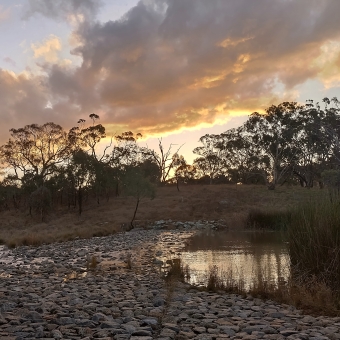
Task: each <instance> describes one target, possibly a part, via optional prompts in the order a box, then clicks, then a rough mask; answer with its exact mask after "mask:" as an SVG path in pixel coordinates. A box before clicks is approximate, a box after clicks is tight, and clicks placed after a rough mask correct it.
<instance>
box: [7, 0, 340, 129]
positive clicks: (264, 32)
mask: <svg viewBox="0 0 340 340" xmlns="http://www.w3.org/2000/svg"><path fill="white" fill-rule="evenodd" d="M76 3H78V4H80V2H77V1H75V0H74V1H61V0H59V1H53V2H52V1H51V2H47V1H38V0H35V1H31V2H30V5H31V9H32V11H33V9H34V11H35V12H39V13H42V14H44V13H47V14H45V15H48V16H51V17H52V16H53V17H55V18H61V17H66V16H65V15H66V14H72V13H73V14H82V13H84V12H86V11H85V10H81V11H80V10H79V9H75V8H76V7H74V6H75V4H76ZM81 3H87V4H88V5H89V7H86V8H92V7H91V6H92V5H94V4H95V3H96V2H94V1H81ZM55 4H58V6H59V7H58V6H57V5H55ZM67 4H68V5H67ZM49 6H51V7H49ZM72 6H73V7H72ZM49 10H50V12H49ZM339 11H340V1H338V0H299V1H290V0H257V1H249V0H238V1H233V0H210V1H209V2H207V1H206V0H145V1H140V2H139V3H138V4H137V6H135V7H133V8H132V9H131V10H130V11H129V12H128V13H126V14H125V15H124V17H122V18H121V19H120V20H117V21H109V22H106V23H99V22H94V21H89V20H87V19H85V20H84V21H83V22H81V23H79V25H78V26H77V28H76V31H75V32H74V35H73V38H74V39H75V42H76V43H77V44H78V47H76V48H75V49H74V50H73V51H72V53H73V54H75V55H77V56H79V57H80V58H81V59H82V64H81V65H80V66H79V67H65V66H64V65H60V64H58V63H55V64H54V65H50V66H49V67H48V68H47V69H46V72H47V73H48V75H47V76H46V77H45V78H43V79H40V82H39V81H38V79H37V78H32V79H29V80H28V79H26V80H25V81H26V82H28V81H30V82H31V83H32V82H33V83H36V82H38V83H39V84H41V83H43V84H44V86H43V87H42V85H40V86H38V87H37V88H36V93H35V96H32V100H33V101H34V100H36V101H37V102H38V103H40V104H39V105H41V107H43V109H42V108H40V111H39V110H37V111H36V112H43V113H41V115H42V117H46V114H45V112H49V114H50V117H51V119H52V118H53V119H58V120H56V122H57V123H59V122H61V121H63V122H66V123H65V126H70V125H71V126H72V124H73V122H76V121H77V119H78V118H80V117H83V118H86V117H87V116H88V115H89V114H90V113H92V112H95V113H97V114H99V115H100V116H101V121H102V122H103V123H105V124H106V125H107V126H109V130H111V131H112V132H116V131H119V130H127V129H129V130H133V131H135V132H142V133H144V134H166V133H169V132H171V131H176V130H180V129H183V128H185V127H195V126H202V125H207V124H214V122H216V121H219V122H221V121H223V119H224V117H225V118H226V117H228V115H229V114H232V113H234V112H252V111H255V110H259V109H261V108H265V107H266V106H268V105H270V104H272V103H279V102H281V101H283V100H295V99H296V98H297V92H296V87H297V85H299V84H302V83H304V82H306V81H307V80H308V79H319V80H321V81H323V82H324V83H325V84H326V82H328V84H334V83H335V82H337V81H338V77H335V76H334V72H335V71H336V72H337V73H339V72H338V69H339V60H340V58H339V52H340V49H339V48H338V45H336V43H335V42H338V41H339V38H340V22H339V21H338V18H337V13H339ZM87 17H88V15H87V16H86V18H87ZM332 42H333V43H332ZM332 44H333V45H332ZM40 47H41V46H40ZM330 50H331V51H332V54H331V55H329V51H330ZM54 51H56V48H55V49H54ZM44 55H45V54H44ZM53 56H54V55H53ZM52 59H53V58H52ZM22 81H23V83H25V82H24V80H22ZM18 86H19V85H18ZM13 91H14V90H13ZM13 93H14V92H13ZM8 95H9V94H8ZM47 102H50V103H51V108H50V109H48V111H46V109H45V107H46V103H47ZM27 105H28V102H27ZM30 105H33V104H30ZM34 105H35V104H34ZM37 105H38V104H37ZM39 105H38V106H39ZM11 112H12V115H15V113H14V111H13V110H12V111H11ZM29 112H32V119H31V122H33V118H36V119H38V117H40V116H38V115H37V114H33V110H29ZM27 115H28V114H27ZM39 119H40V118H39ZM40 120H41V119H40ZM46 120H50V119H45V121H46Z"/></svg>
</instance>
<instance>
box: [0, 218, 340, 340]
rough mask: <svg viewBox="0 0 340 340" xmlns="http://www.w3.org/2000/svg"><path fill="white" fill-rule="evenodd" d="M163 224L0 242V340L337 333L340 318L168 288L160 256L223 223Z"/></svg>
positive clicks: (297, 336)
mask: <svg viewBox="0 0 340 340" xmlns="http://www.w3.org/2000/svg"><path fill="white" fill-rule="evenodd" d="M169 223H170V222H169V221H158V222H157V223H155V228H151V229H149V230H143V229H133V230H132V231H130V232H122V233H118V234H115V235H111V236H107V237H95V238H92V239H87V240H80V239H78V240H74V241H71V242H64V243H56V244H49V245H42V246H40V247H27V246H23V247H18V248H16V249H13V250H9V249H6V248H4V247H3V248H2V249H0V265H1V269H0V339H5V340H21V339H22V340H24V339H45V340H47V339H50V340H52V339H82V340H92V339H102V340H104V339H105V340H109V339H110V340H112V339H117V340H123V339H124V340H125V339H130V340H151V339H159V340H161V339H163V340H166V339H167V340H171V339H180V340H184V339H201V340H203V339H209V340H210V339H211V340H215V339H216V340H217V339H315V340H316V339H320V340H322V339H331V340H334V339H340V318H330V317H313V316H308V315H303V314H302V313H301V311H299V310H297V309H295V308H294V307H292V306H288V305H280V304H277V303H275V302H273V301H266V302H265V301H262V300H259V299H252V298H246V299H245V298H242V297H241V296H238V295H234V294H217V293H211V292H205V291H199V290H196V289H194V288H191V287H190V286H189V285H188V284H185V283H178V284H176V286H175V287H174V289H173V290H172V291H171V292H170V290H169V288H167V286H166V283H165V281H164V280H163V278H162V266H163V265H164V262H165V259H167V258H171V252H173V251H174V250H175V251H176V253H177V252H180V250H181V249H183V247H184V245H185V241H186V239H187V238H189V237H190V236H191V235H192V234H193V233H194V232H196V230H200V229H202V228H218V226H219V224H220V223H221V222H220V221H210V222H206V221H198V222H197V223H194V222H173V224H175V226H176V229H173V230H164V226H167V225H168V224H169ZM160 256H161V258H159V257H160ZM94 259H95V260H94ZM128 263H130V264H131V267H132V268H131V269H130V268H129V266H128V265H127V264H128ZM91 266H92V267H91Z"/></svg>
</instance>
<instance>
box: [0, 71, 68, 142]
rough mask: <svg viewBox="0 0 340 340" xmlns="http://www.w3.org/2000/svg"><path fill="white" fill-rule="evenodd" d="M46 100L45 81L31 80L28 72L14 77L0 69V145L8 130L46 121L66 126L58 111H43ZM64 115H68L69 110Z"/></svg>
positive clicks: (39, 79) (33, 77)
mask: <svg viewBox="0 0 340 340" xmlns="http://www.w3.org/2000/svg"><path fill="white" fill-rule="evenodd" d="M49 98H50V93H49V89H48V87H47V84H46V78H45V77H41V76H34V75H32V74H30V73H28V72H23V73H20V74H15V73H14V72H11V71H7V70H3V69H1V68H0V102H1V130H0V131H1V140H0V142H1V143H3V142H5V140H6V139H7V138H6V135H7V136H8V135H9V134H8V131H9V129H11V128H19V127H22V126H24V125H26V124H32V123H38V124H43V123H46V122H49V121H54V122H57V123H59V124H66V125H67V124H69V123H68V117H66V116H64V115H63V113H62V112H60V111H59V110H58V109H54V110H51V109H48V108H46V105H47V103H48V100H49ZM68 112H69V113H71V112H72V110H70V106H68Z"/></svg>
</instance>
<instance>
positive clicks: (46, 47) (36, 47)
mask: <svg viewBox="0 0 340 340" xmlns="http://www.w3.org/2000/svg"><path fill="white" fill-rule="evenodd" d="M31 48H32V50H33V53H34V58H42V59H43V60H44V61H46V62H49V63H57V62H58V60H59V56H58V53H59V52H60V51H61V49H62V44H61V40H60V39H59V38H58V37H57V36H55V35H53V34H51V35H50V36H49V37H48V38H47V39H46V40H45V41H44V42H43V43H40V44H39V43H37V44H31Z"/></svg>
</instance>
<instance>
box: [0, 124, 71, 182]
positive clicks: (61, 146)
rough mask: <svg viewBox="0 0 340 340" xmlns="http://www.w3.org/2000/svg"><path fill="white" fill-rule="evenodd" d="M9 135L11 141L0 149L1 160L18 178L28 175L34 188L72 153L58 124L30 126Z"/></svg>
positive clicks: (13, 131)
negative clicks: (33, 183)
mask: <svg viewBox="0 0 340 340" xmlns="http://www.w3.org/2000/svg"><path fill="white" fill-rule="evenodd" d="M10 132H11V138H10V139H9V141H8V142H7V143H6V144H4V145H2V146H1V147H0V157H1V159H2V160H3V162H4V163H5V164H6V165H7V166H8V167H10V168H12V169H13V171H14V173H15V175H16V177H17V178H18V179H22V178H23V177H24V176H27V175H31V176H32V179H33V180H34V182H35V183H36V187H39V186H41V185H42V184H43V183H44V181H45V180H46V178H47V177H48V176H50V175H51V174H52V173H53V171H54V170H55V168H56V167H57V166H60V165H61V164H62V163H63V162H65V161H66V160H67V159H68V158H69V157H70V155H71V154H72V147H73V146H72V144H71V143H70V140H69V138H68V136H67V133H66V132H65V131H64V130H63V128H62V127H61V126H60V125H57V124H54V123H46V124H44V125H38V124H31V125H26V126H25V127H23V128H19V129H11V130H10Z"/></svg>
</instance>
